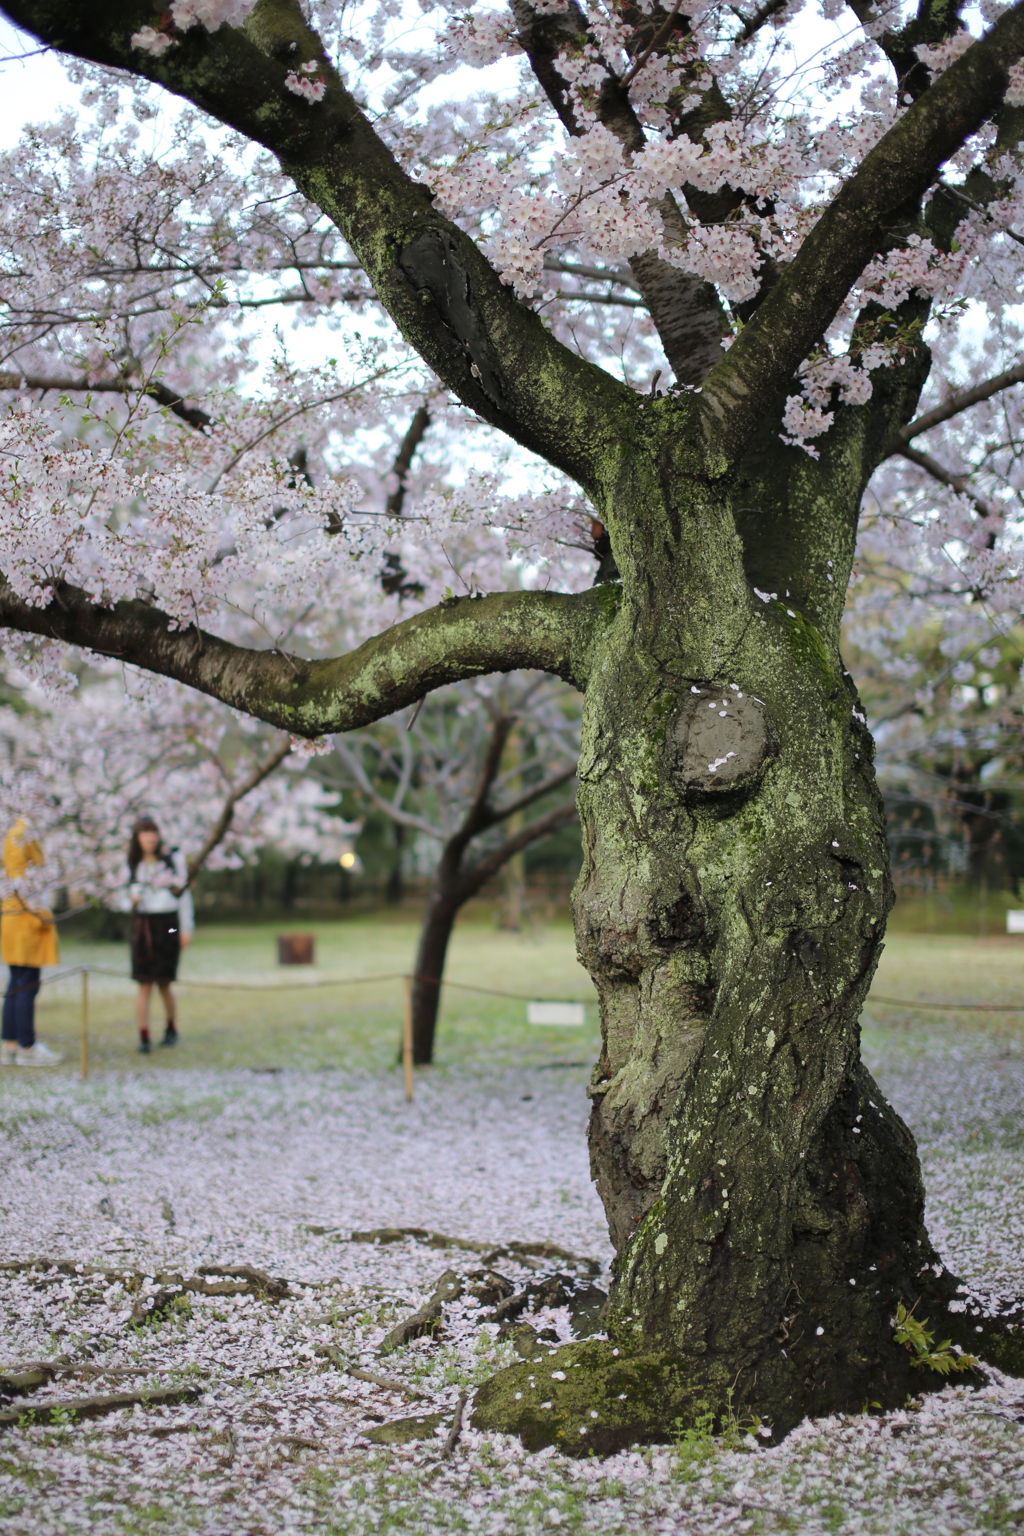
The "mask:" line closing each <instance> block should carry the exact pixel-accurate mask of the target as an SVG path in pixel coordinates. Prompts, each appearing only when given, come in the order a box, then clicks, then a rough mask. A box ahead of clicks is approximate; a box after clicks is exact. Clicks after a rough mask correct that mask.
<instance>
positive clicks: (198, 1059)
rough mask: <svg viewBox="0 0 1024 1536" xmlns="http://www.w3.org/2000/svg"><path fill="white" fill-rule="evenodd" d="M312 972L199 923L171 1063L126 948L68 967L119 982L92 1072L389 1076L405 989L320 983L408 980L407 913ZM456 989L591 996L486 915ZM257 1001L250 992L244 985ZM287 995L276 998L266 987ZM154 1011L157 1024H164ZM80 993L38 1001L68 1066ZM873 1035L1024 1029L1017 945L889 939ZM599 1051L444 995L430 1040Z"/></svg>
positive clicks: (509, 1049) (461, 964)
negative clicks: (138, 1017)
mask: <svg viewBox="0 0 1024 1536" xmlns="http://www.w3.org/2000/svg"><path fill="white" fill-rule="evenodd" d="M296 926H302V927H303V928H304V931H309V932H313V933H315V935H316V944H317V949H316V960H317V963H316V966H315V967H282V966H279V965H278V963H277V947H276V938H277V934H278V933H279V932H280V931H281V927H280V925H270V924H267V925H253V926H229V925H220V926H216V925H209V926H203V927H201V928H200V929H199V932H198V935H197V938H196V940H195V943H194V944H193V946H192V948H191V949H190V950H189V952H188V953H187V955H186V956H185V957H184V960H183V962H182V967H181V976H182V980H183V981H193V982H199V981H210V982H213V981H215V982H218V983H220V984H221V985H219V986H218V987H217V988H210V989H209V990H207V989H206V988H204V987H198V986H197V987H192V986H182V987H180V988H179V1027H180V1029H181V1033H182V1042H181V1045H180V1047H179V1048H178V1049H177V1050H176V1051H162V1050H154V1052H153V1054H152V1055H151V1056H150V1057H149V1058H148V1059H140V1058H138V1057H137V1056H136V1055H135V1031H134V1026H133V1024H132V1008H133V996H134V989H133V987H132V985H131V983H130V981H129V980H128V979H127V969H128V956H127V947H126V946H124V947H122V946H118V945H114V944H108V943H83V942H81V941H79V940H74V941H71V942H67V943H65V945H64V947H63V951H62V962H61V963H62V968H66V967H68V966H74V965H80V964H82V963H87V964H90V965H94V966H99V967H102V968H103V969H104V970H114V971H120V972H121V974H122V976H123V977H124V979H123V980H118V979H115V978H113V977H107V976H98V975H93V976H92V977H91V978H90V984H89V1003H90V1006H89V1020H90V1047H89V1049H90V1068H91V1070H94V1071H102V1070H103V1069H105V1068H123V1067H126V1066H129V1065H132V1066H138V1067H139V1068H140V1069H142V1070H145V1071H160V1070H161V1069H163V1068H166V1067H170V1066H186V1065H187V1066H192V1067H210V1068H220V1067H242V1066H245V1067H257V1066H262V1067H281V1066H293V1067H299V1068H304V1069H307V1070H316V1069H317V1068H327V1067H348V1068H356V1069H359V1070H363V1071H377V1070H379V1069H381V1068H384V1067H387V1066H389V1065H391V1064H393V1063H394V1061H395V1058H396V1053H397V1050H398V1045H399V1040H400V1036H401V1025H402V1007H403V991H402V983H401V981H399V980H394V981H384V982H364V983H361V984H359V983H357V984H355V985H351V986H343V987H342V986H337V987H335V986H322V987H320V986H314V985H312V983H314V982H317V981H323V980H326V979H327V978H331V977H342V976H346V977H348V976H354V977H358V976H375V975H380V974H389V973H395V972H404V971H406V970H407V969H408V968H409V966H410V964H411V959H412V955H413V953H414V949H415V942H416V936H417V923H416V918H415V915H414V914H409V915H404V914H399V915H391V914H389V915H387V916H383V917H381V916H362V917H358V918H353V919H349V920H347V921H343V922H330V923H311V924H306V925H296ZM447 974H448V979H449V980H450V981H451V982H463V983H470V984H474V985H476V986H480V987H489V988H493V989H495V990H497V991H508V992H512V993H521V994H527V995H529V996H531V997H536V998H549V999H563V998H564V999H568V998H580V999H592V998H593V997H594V992H593V988H592V986H591V983H590V981H589V979H588V977H587V976H586V974H585V973H584V971H583V970H582V968H581V967H580V966H579V965H578V963H577V961H576V957H575V950H574V944H573V935H572V930H571V928H570V926H569V924H568V922H567V921H566V922H555V923H551V924H548V925H546V926H544V927H543V928H540V929H538V930H537V931H535V932H533V933H523V934H514V933H503V932H499V931H498V930H497V929H496V928H495V927H494V925H493V921H492V919H491V916H490V914H489V913H488V912H486V910H484V911H481V912H480V913H479V914H474V915H471V916H470V917H469V918H468V919H467V920H464V921H463V922H462V923H460V925H459V927H458V928H457V930H456V933H455V938H454V941H453V944H452V950H451V955H450V959H449V965H448V973H447ZM257 987H258V988H264V989H265V990H246V989H250V988H257ZM273 989H281V990H273ZM875 997H879V998H880V997H896V998H905V999H908V1000H910V1001H915V1000H927V1001H933V1002H934V1001H938V1002H943V1003H945V1004H946V1007H945V1008H944V1009H942V1010H941V1011H937V1010H928V1011H919V1010H917V1009H909V1008H903V1007H899V1006H892V1005H889V1004H882V1003H881V1002H878V1003H877V1004H876V1003H875V1001H874V999H875ZM955 1002H989V1003H1010V1004H1017V1005H1019V1006H1020V1007H1021V1010H1022V1011H1021V1013H1019V1014H1012V1013H1007V1014H992V1013H970V1012H967V1011H963V1012H961V1011H958V1010H956V1009H955V1008H952V1007H950V1006H949V1005H950V1004H951V1003H955ZM157 1012H158V1009H157V1008H156V1007H154V1019H153V1023H154V1025H156V1024H157V1022H158V1020H157V1018H156V1014H157ZM79 1018H80V982H79V980H78V979H77V978H74V979H72V980H68V981H57V982H55V983H53V984H51V985H48V986H46V987H45V988H44V990H43V993H42V995H41V998H40V1004H39V1011H38V1022H39V1029H40V1034H41V1035H42V1036H43V1037H44V1038H45V1039H46V1040H47V1041H49V1042H50V1043H52V1044H54V1045H57V1046H59V1047H60V1048H61V1049H63V1050H64V1051H66V1052H67V1053H68V1060H67V1070H72V1069H73V1067H74V1065H75V1064H77V1059H78V1030H79ZM867 1019H868V1020H869V1021H870V1023H869V1029H870V1028H873V1027H877V1028H880V1029H882V1030H883V1031H885V1032H888V1031H894V1032H895V1033H897V1034H902V1033H906V1032H912V1033H915V1034H921V1035H925V1036H926V1035H927V1034H928V1033H929V1032H934V1031H936V1030H938V1031H940V1032H945V1031H947V1030H948V1029H950V1028H955V1029H970V1030H983V1031H985V1032H986V1033H990V1034H991V1033H996V1034H1000V1033H1012V1034H1016V1033H1018V1032H1019V1031H1020V1029H1021V1027H1022V1025H1024V938H1021V939H1001V938H993V939H977V938H972V937H970V936H963V935H924V934H901V933H895V934H891V935H890V936H889V939H888V940H887V943H886V948H885V952H884V954H883V956H882V961H881V964H880V966H879V971H878V976H877V978H876V981H875V985H874V988H873V993H872V998H871V999H869V1004H868V1009H867ZM596 1046H597V1009H596V1006H593V1005H591V1006H589V1007H588V1009H587V1024H586V1026H585V1027H584V1028H583V1029H564V1028H537V1027H529V1026H528V1025H527V1024H526V1007H525V1003H524V1002H521V1001H519V1000H517V999H514V998H501V997H489V996H487V995H482V994H478V993H473V992H463V991H460V990H458V989H457V988H456V987H454V986H453V987H450V988H449V989H447V991H446V993H445V996H444V1001H443V1006H442V1013H441V1022H440V1027H439V1031H438V1047H437V1063H438V1065H439V1066H444V1065H446V1064H448V1063H451V1062H454V1061H459V1062H462V1063H468V1062H473V1061H479V1062H484V1061H491V1062H494V1061H497V1060H503V1059H504V1060H510V1059H515V1060H518V1061H531V1062H536V1063H543V1062H544V1061H548V1060H551V1061H555V1060H566V1059H571V1060H573V1061H581V1062H582V1061H590V1060H592V1059H593V1056H594V1054H595V1051H596Z"/></svg>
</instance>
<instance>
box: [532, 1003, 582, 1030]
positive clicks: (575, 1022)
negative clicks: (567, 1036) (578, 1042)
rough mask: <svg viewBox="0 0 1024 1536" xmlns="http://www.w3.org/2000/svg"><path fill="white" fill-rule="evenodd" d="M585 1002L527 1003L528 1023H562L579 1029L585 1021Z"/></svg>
mask: <svg viewBox="0 0 1024 1536" xmlns="http://www.w3.org/2000/svg"><path fill="white" fill-rule="evenodd" d="M584 1007H585V1004H583V1003H527V1005H526V1022H527V1024H561V1025H563V1026H564V1027H567V1028H573V1029H578V1028H579V1026H580V1025H581V1024H582V1023H584Z"/></svg>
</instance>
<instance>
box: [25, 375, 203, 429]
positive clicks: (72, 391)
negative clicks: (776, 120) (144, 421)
mask: <svg viewBox="0 0 1024 1536" xmlns="http://www.w3.org/2000/svg"><path fill="white" fill-rule="evenodd" d="M7 389H11V390H17V391H19V392H20V391H22V390H26V389H41V390H43V391H44V392H46V393H50V392H53V393H56V394H61V395H77V394H90V395H104V394H109V395H134V394H143V395H148V396H149V398H150V399H151V400H155V401H156V402H157V404H158V405H164V406H166V407H167V409H168V410H169V411H171V412H172V413H173V414H174V415H175V416H178V417H180V419H181V420H182V421H183V422H185V424H186V425H187V426H190V427H194V428H195V429H196V430H197V431H199V432H205V431H206V429H207V427H209V426H211V425H212V423H213V417H212V416H208V415H207V414H206V412H205V411H201V410H199V408H198V406H194V405H186V404H185V401H184V398H183V397H182V396H181V395H179V393H178V391H177V390H176V389H170V388H168V386H167V385H166V384H161V383H159V382H158V381H157V380H155V379H151V380H150V382H149V383H148V384H133V383H132V381H131V379H130V378H128V377H126V376H122V377H119V378H116V379H89V378H78V379H75V378H68V379H51V378H46V377H44V376H43V375H42V374H38V373H10V372H7V373H0V390H7Z"/></svg>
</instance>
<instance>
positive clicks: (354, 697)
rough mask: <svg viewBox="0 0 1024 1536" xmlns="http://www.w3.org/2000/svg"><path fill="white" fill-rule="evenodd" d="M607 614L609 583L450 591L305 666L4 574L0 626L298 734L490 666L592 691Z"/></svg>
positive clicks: (349, 725) (139, 607) (73, 590)
mask: <svg viewBox="0 0 1024 1536" xmlns="http://www.w3.org/2000/svg"><path fill="white" fill-rule="evenodd" d="M610 618H611V610H610V608H609V594H608V592H607V591H606V589H604V588H597V589H592V590H591V591H590V592H585V593H580V594H579V595H577V596H569V595H566V594H564V593H556V592H496V593H492V594H491V595H490V596H489V597H480V598H448V599H446V600H445V601H444V602H443V603H441V604H440V605H439V606H438V607H436V608H428V609H427V610H426V611H425V612H423V613H418V614H416V615H414V616H413V617H412V618H411V619H406V620H405V621H404V622H403V623H401V624H395V625H392V627H391V628H390V629H388V630H386V631H385V632H384V633H383V634H380V635H376V636H374V638H373V639H371V640H367V641H366V642H365V644H363V645H361V646H359V647H358V649H357V650H355V651H351V652H350V653H349V654H348V655H347V656H338V657H332V658H330V659H328V660H323V661H305V660H303V659H302V658H301V657H297V656H287V655H284V654H282V653H281V652H279V651H257V650H248V649H246V648H244V647H242V646H238V645H233V644H231V642H230V641H227V640H222V639H220V638H219V637H218V636H217V635H211V634H208V633H207V632H206V631H203V630H197V629H196V628H195V627H194V626H189V628H188V629H175V628H173V627H172V621H171V620H170V619H169V618H168V616H167V615H166V614H165V613H161V612H160V610H159V609H158V608H153V607H150V606H148V605H147V604H146V603H142V602H119V603H115V604H114V605H113V606H112V607H104V606H103V605H102V604H100V603H94V602H91V601H90V600H89V598H88V596H87V594H86V593H85V592H83V591H82V590H81V589H80V588H78V587H71V586H67V585H61V586H60V587H58V589H57V591H56V594H55V596H54V598H53V600H52V601H51V602H50V603H48V604H47V605H46V606H45V607H42V608H34V607H32V606H31V605H30V604H28V603H26V602H25V600H24V599H23V598H20V597H18V596H17V594H16V593H15V592H14V591H13V589H12V588H11V586H10V584H9V583H8V582H7V580H6V579H5V578H2V577H0V626H4V627H6V628H9V629H17V630H22V631H24V632H25V633H27V634H34V635H43V636H48V637H52V638H53V639H57V640H63V641H65V642H67V643H68V644H69V645H79V646H82V647H84V648H85V649H87V650H91V651H96V652H97V653H98V654H100V655H102V656H113V657H116V658H117V659H118V660H120V661H124V662H127V663H129V664H131V665H133V666H139V667H144V668H145V669H146V670H147V671H150V672H157V673H159V674H160V675H161V676H163V677H173V678H175V679H177V681H178V682H182V683H187V684H188V685H189V687H191V688H196V689H198V690H199V692H200V693H207V694H210V695H211V697H213V698H216V699H220V700H222V702H224V703H225V704H229V705H231V707H232V708H233V709H239V710H242V711H244V712H245V713H246V714H250V715H255V716H256V718H257V719H259V720H266V721H267V723H268V724H270V725H275V726H277V727H279V729H281V730H286V731H290V732H292V733H293V734H294V735H297V736H306V737H316V736H321V735H324V734H326V733H333V732H336V731H350V730H353V729H355V728H357V727H359V726H362V725H368V724H370V722H371V721H373V720H380V719H382V718H383V717H384V716H385V715H390V714H393V713H394V712H395V710H397V709H402V708H404V707H405V706H406V705H407V704H413V703H415V702H416V700H417V699H421V698H422V697H423V696H424V694H427V693H430V692H432V691H433V690H434V689H435V688H440V687H442V686H443V685H444V684H445V683H454V682H458V681H459V680H460V679H461V678H465V677H478V676H480V675H482V674H485V673H489V672H515V671H518V670H519V668H521V667H527V668H537V669H538V670H540V671H542V672H551V673H554V674H555V675H556V676H558V677H561V678H564V680H565V681H566V682H570V683H572V684H573V686H574V687H576V688H579V689H581V690H582V689H584V688H585V686H586V681H587V675H588V672H589V666H590V651H591V647H592V645H593V642H594V639H595V638H596V635H597V634H598V632H599V631H600V630H601V629H602V628H603V626H604V624H605V623H606V622H607V621H608V620H609V619H610Z"/></svg>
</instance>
